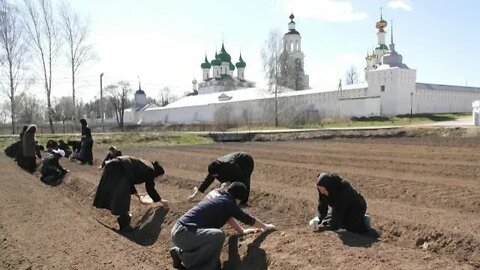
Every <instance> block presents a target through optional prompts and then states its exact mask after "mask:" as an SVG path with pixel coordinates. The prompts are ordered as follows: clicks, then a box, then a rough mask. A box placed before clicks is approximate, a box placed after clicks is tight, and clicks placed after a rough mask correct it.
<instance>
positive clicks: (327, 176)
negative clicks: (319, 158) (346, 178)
mask: <svg viewBox="0 0 480 270" xmlns="http://www.w3.org/2000/svg"><path fill="white" fill-rule="evenodd" d="M342 180H343V179H342V178H341V177H340V176H339V175H338V174H336V173H321V174H320V175H318V178H317V186H322V187H324V188H325V189H326V190H327V191H328V196H329V197H330V196H335V194H336V193H337V191H338V189H339V188H340V185H341V183H342Z"/></svg>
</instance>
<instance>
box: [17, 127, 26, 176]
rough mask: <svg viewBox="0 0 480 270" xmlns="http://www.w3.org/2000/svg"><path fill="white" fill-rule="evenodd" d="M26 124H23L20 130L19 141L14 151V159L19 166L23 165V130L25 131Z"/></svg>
mask: <svg viewBox="0 0 480 270" xmlns="http://www.w3.org/2000/svg"><path fill="white" fill-rule="evenodd" d="M27 129H28V126H23V128H22V132H20V134H19V137H20V141H19V142H20V143H19V144H18V146H17V148H16V152H15V161H16V162H17V164H18V165H19V166H20V167H23V163H24V158H23V134H25V131H27Z"/></svg>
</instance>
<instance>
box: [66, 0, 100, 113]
mask: <svg viewBox="0 0 480 270" xmlns="http://www.w3.org/2000/svg"><path fill="white" fill-rule="evenodd" d="M59 12H60V17H61V20H62V28H61V30H62V31H61V32H62V37H63V39H64V40H65V43H66V45H67V47H68V53H67V57H68V63H69V65H70V69H71V70H70V72H71V76H72V103H73V106H75V104H76V100H75V83H76V77H77V75H78V73H79V69H80V67H82V66H83V65H84V64H85V63H87V62H88V61H91V60H93V59H94V58H95V54H94V51H93V47H92V46H91V45H90V44H88V43H87V41H88V35H89V34H90V28H89V22H88V20H86V19H83V18H81V17H80V16H79V15H78V14H77V13H76V12H75V11H74V10H72V8H71V6H70V4H69V2H66V1H63V2H62V3H61V4H60V8H59ZM72 113H73V111H72ZM72 117H73V120H75V114H73V115H72Z"/></svg>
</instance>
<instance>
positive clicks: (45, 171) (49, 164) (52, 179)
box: [40, 149, 69, 184]
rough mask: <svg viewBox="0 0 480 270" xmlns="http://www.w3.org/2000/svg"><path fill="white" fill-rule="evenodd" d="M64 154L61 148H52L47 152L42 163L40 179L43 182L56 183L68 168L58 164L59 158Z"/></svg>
mask: <svg viewBox="0 0 480 270" xmlns="http://www.w3.org/2000/svg"><path fill="white" fill-rule="evenodd" d="M64 156H65V152H64V151H63V150H61V149H53V150H52V152H51V153H48V154H47V156H46V158H45V159H44V160H43V164H42V170H41V173H42V176H41V177H40V180H41V181H42V182H44V183H45V184H54V183H57V182H58V181H59V180H60V179H61V178H62V177H63V176H64V175H65V174H66V173H68V172H69V170H67V169H65V168H63V167H62V165H60V158H62V157H64Z"/></svg>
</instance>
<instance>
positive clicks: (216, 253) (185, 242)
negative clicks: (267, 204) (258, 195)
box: [170, 182, 275, 270]
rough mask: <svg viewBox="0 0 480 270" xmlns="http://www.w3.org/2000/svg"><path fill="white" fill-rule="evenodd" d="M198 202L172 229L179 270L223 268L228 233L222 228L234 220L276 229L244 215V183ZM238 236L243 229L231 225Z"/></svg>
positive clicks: (261, 227)
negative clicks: (240, 205) (241, 206)
mask: <svg viewBox="0 0 480 270" xmlns="http://www.w3.org/2000/svg"><path fill="white" fill-rule="evenodd" d="M217 191H218V193H217V194H216V195H214V196H210V197H209V198H206V199H204V200H202V201H201V202H199V203H198V204H197V205H196V206H195V207H193V208H192V209H190V210H189V211H188V212H187V213H186V214H184V215H183V216H182V217H181V218H180V219H178V220H177V222H176V223H175V225H174V226H173V228H172V241H173V244H174V247H173V248H172V249H171V250H170V255H171V256H172V259H173V266H174V267H175V268H177V269H198V270H201V269H205V270H214V269H219V267H220V253H221V251H222V246H223V242H224V240H225V233H224V232H223V231H222V230H221V229H220V228H221V227H223V226H224V225H225V224H226V223H227V222H229V224H232V223H231V222H230V219H231V218H232V217H233V218H235V219H237V220H239V221H240V222H242V223H244V224H247V225H250V226H254V227H255V228H259V229H262V230H273V229H275V227H274V226H273V225H272V224H264V223H263V222H261V221H260V220H258V219H257V218H255V217H252V216H250V215H249V214H247V213H245V212H243V210H242V209H240V207H239V206H238V204H239V203H240V202H241V201H243V200H245V198H246V197H247V194H248V193H247V188H246V187H245V185H244V184H243V183H240V182H234V183H232V184H231V185H230V186H229V187H228V189H227V190H226V191H225V190H217ZM232 228H233V229H234V230H236V231H237V232H238V233H239V234H244V233H246V232H248V230H243V229H242V228H241V227H240V226H232Z"/></svg>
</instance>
